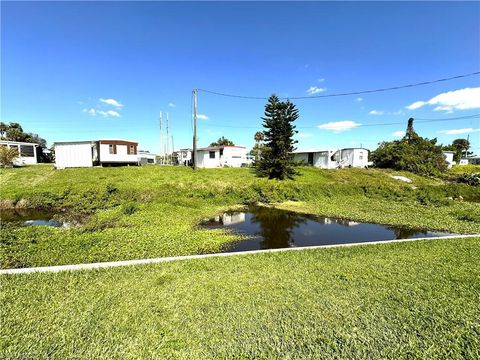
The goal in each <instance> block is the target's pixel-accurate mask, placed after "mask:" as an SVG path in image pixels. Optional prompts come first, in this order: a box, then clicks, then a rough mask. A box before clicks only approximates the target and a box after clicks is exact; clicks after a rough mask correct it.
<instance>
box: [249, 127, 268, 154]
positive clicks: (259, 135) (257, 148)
mask: <svg viewBox="0 0 480 360" xmlns="http://www.w3.org/2000/svg"><path fill="white" fill-rule="evenodd" d="M254 139H255V145H254V146H253V149H252V151H250V154H251V155H253V156H255V161H258V160H259V159H260V156H261V154H262V147H263V140H265V135H264V134H263V132H262V131H257V132H256V133H255V136H254Z"/></svg>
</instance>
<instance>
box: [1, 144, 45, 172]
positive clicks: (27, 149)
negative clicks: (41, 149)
mask: <svg viewBox="0 0 480 360" xmlns="http://www.w3.org/2000/svg"><path fill="white" fill-rule="evenodd" d="M0 146H5V147H7V148H10V149H15V150H17V152H18V156H17V157H16V158H15V159H14V160H13V164H14V165H15V166H21V165H34V164H37V146H38V144H35V143H28V142H20V141H8V140H1V141H0Z"/></svg>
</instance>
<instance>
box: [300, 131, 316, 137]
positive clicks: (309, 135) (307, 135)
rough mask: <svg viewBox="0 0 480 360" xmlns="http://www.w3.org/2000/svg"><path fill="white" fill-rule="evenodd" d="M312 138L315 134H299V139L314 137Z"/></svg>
mask: <svg viewBox="0 0 480 360" xmlns="http://www.w3.org/2000/svg"><path fill="white" fill-rule="evenodd" d="M312 136H313V134H311V133H305V132H299V133H298V134H297V137H299V138H309V137H312Z"/></svg>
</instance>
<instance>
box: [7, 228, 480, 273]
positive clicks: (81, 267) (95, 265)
mask: <svg viewBox="0 0 480 360" xmlns="http://www.w3.org/2000/svg"><path fill="white" fill-rule="evenodd" d="M473 237H480V234H474V235H451V236H440V237H427V238H416V239H415V238H414V239H401V240H383V241H372V242H361V243H350V244H336V245H319V246H305V247H291V248H282V249H267V250H253V251H239V252H228V253H215V254H203V255H186V256H170V257H163V258H152V259H140V260H124V261H110V262H100V263H91V264H75V265H58V266H42V267H31V268H20V269H2V270H0V275H7V274H10V275H11V274H29V273H34V272H59V271H76V270H91V269H100V268H109V267H120V266H132V265H144V264H157V263H162V262H170V261H180V260H193V259H205V258H212V257H224V256H237V255H249V254H262V253H274V252H282V251H297V250H313V249H324V248H335V247H350V246H359V245H374V244H388V243H397V242H410V241H421V240H438V239H461V238H473Z"/></svg>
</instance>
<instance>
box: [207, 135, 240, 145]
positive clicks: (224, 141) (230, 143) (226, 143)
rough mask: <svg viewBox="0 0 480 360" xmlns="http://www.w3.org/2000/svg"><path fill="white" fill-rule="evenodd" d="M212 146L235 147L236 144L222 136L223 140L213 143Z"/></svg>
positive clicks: (219, 139)
mask: <svg viewBox="0 0 480 360" xmlns="http://www.w3.org/2000/svg"><path fill="white" fill-rule="evenodd" d="M210 146H235V144H234V143H233V141H231V140H228V139H227V138H225V137H223V136H222V137H221V138H218V140H217V141H215V142H212V143H211V144H210Z"/></svg>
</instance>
